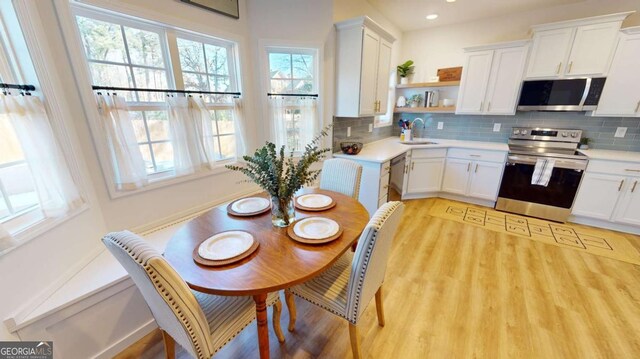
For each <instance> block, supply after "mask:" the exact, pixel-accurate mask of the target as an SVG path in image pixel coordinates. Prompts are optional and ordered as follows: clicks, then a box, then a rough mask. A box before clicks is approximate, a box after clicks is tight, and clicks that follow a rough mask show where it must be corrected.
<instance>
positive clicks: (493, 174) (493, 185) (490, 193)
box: [469, 162, 504, 201]
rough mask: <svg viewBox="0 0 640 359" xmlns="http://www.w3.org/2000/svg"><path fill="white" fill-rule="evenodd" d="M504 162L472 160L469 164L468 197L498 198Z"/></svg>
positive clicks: (492, 199) (491, 199)
mask: <svg viewBox="0 0 640 359" xmlns="http://www.w3.org/2000/svg"><path fill="white" fill-rule="evenodd" d="M503 169H504V164H502V163H495V162H474V163H472V164H471V170H472V172H471V180H470V182H469V197H475V198H481V199H487V200H490V201H495V200H496V199H497V198H498V190H499V189H500V180H502V170H503Z"/></svg>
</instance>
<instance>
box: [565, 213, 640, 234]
mask: <svg viewBox="0 0 640 359" xmlns="http://www.w3.org/2000/svg"><path fill="white" fill-rule="evenodd" d="M567 221H568V222H572V223H578V224H584V225H586V226H591V227H599V228H606V229H610V230H612V231H618V232H624V233H631V234H635V235H640V228H638V227H634V226H630V225H627V224H620V223H614V222H609V221H604V220H601V219H593V218H588V217H582V216H574V215H571V216H569V219H568V220H567Z"/></svg>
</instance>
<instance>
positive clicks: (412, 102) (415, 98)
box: [409, 94, 424, 107]
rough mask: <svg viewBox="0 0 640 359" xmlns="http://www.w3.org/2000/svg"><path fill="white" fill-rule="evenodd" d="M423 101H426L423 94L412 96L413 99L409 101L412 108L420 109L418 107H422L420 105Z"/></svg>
mask: <svg viewBox="0 0 640 359" xmlns="http://www.w3.org/2000/svg"><path fill="white" fill-rule="evenodd" d="M423 100H424V97H422V95H421V94H415V95H413V96H411V98H410V99H409V106H410V107H418V106H420V104H422V101H423Z"/></svg>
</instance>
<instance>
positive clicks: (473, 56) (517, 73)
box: [456, 41, 529, 115]
mask: <svg viewBox="0 0 640 359" xmlns="http://www.w3.org/2000/svg"><path fill="white" fill-rule="evenodd" d="M528 50H529V48H528V42H526V41H517V42H510V43H502V44H496V45H490V46H479V47H472V48H467V49H465V51H466V54H467V58H466V61H465V65H464V67H463V68H464V71H463V73H462V80H461V84H460V93H459V96H458V106H457V107H456V114H472V115H485V114H487V115H513V114H515V112H516V105H517V103H516V102H517V100H518V94H519V93H520V86H521V84H522V77H523V72H524V66H525V63H526V60H527V53H528Z"/></svg>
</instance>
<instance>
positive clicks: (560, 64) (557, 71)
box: [556, 61, 562, 74]
mask: <svg viewBox="0 0 640 359" xmlns="http://www.w3.org/2000/svg"><path fill="white" fill-rule="evenodd" d="M561 67H562V61H561V62H560V63H559V64H558V69H557V70H556V74H559V73H560V68H561Z"/></svg>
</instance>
